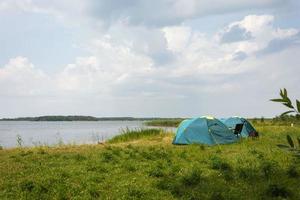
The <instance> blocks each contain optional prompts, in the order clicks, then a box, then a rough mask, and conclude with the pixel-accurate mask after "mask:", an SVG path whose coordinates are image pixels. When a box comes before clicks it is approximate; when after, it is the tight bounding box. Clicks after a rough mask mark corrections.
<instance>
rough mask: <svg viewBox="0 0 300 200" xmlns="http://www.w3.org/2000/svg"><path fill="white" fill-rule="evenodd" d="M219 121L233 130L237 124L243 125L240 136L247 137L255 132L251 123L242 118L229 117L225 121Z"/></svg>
mask: <svg viewBox="0 0 300 200" xmlns="http://www.w3.org/2000/svg"><path fill="white" fill-rule="evenodd" d="M221 121H222V122H223V123H224V124H225V125H226V126H227V127H228V128H229V129H234V128H235V126H236V125H237V124H244V126H243V129H242V132H241V136H242V137H248V136H249V134H250V133H251V132H257V131H256V130H255V128H254V127H253V126H252V125H251V123H250V122H249V121H248V120H246V119H245V118H242V117H230V118H227V119H221Z"/></svg>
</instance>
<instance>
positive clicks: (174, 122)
mask: <svg viewBox="0 0 300 200" xmlns="http://www.w3.org/2000/svg"><path fill="white" fill-rule="evenodd" d="M183 120H184V119H158V120H152V121H146V122H145V124H146V125H147V126H162V127H177V126H178V125H179V124H180V122H182V121H183Z"/></svg>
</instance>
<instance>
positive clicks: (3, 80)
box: [0, 57, 51, 96]
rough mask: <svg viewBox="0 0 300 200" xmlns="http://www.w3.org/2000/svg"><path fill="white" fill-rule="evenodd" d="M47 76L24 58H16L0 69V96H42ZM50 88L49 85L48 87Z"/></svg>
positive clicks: (46, 84) (47, 83) (46, 83)
mask: <svg viewBox="0 0 300 200" xmlns="http://www.w3.org/2000/svg"><path fill="white" fill-rule="evenodd" d="M48 81H49V80H48V76H47V75H46V74H45V73H43V72H42V71H41V70H39V69H36V68H35V67H34V65H33V64H32V63H31V62H30V61H29V60H28V59H27V58H25V57H16V58H12V59H10V60H9V62H8V63H7V64H6V65H5V66H4V67H3V68H0V94H1V95H3V96H5V95H8V96H32V95H43V94H45V92H46V91H45V90H44V89H46V88H47V87H49V82H48ZM50 86H51V85H50Z"/></svg>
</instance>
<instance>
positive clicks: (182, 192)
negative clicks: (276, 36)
mask: <svg viewBox="0 0 300 200" xmlns="http://www.w3.org/2000/svg"><path fill="white" fill-rule="evenodd" d="M254 124H255V127H256V128H257V130H258V131H259V133H260V137H259V138H257V139H242V140H241V141H239V142H238V143H235V144H230V145H216V146H206V145H182V146H177V145H176V146H175V145H172V139H173V137H174V133H170V132H165V131H163V130H160V129H148V130H125V131H124V132H123V134H121V135H120V136H116V137H115V138H112V139H111V140H110V141H107V142H106V143H105V144H99V145H80V146H70V145H69V146H64V145H62V146H57V147H47V146H41V147H34V148H14V149H2V150H0V163H1V164H0V199H216V200H217V199H218V200H221V199H300V190H299V187H300V159H299V158H297V157H295V156H294V155H293V154H292V152H289V151H285V150H283V149H280V148H278V147H277V144H286V143H287V141H286V135H287V134H289V135H291V136H292V137H293V138H296V137H300V126H299V125H298V124H295V126H294V127H291V126H290V124H288V123H285V124H282V123H281V124H279V125H276V124H275V125H274V124H272V123H266V122H265V121H264V122H260V121H259V120H258V122H255V123H254Z"/></svg>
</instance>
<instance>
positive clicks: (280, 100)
mask: <svg viewBox="0 0 300 200" xmlns="http://www.w3.org/2000/svg"><path fill="white" fill-rule="evenodd" d="M270 101H274V102H286V100H284V99H270Z"/></svg>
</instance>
